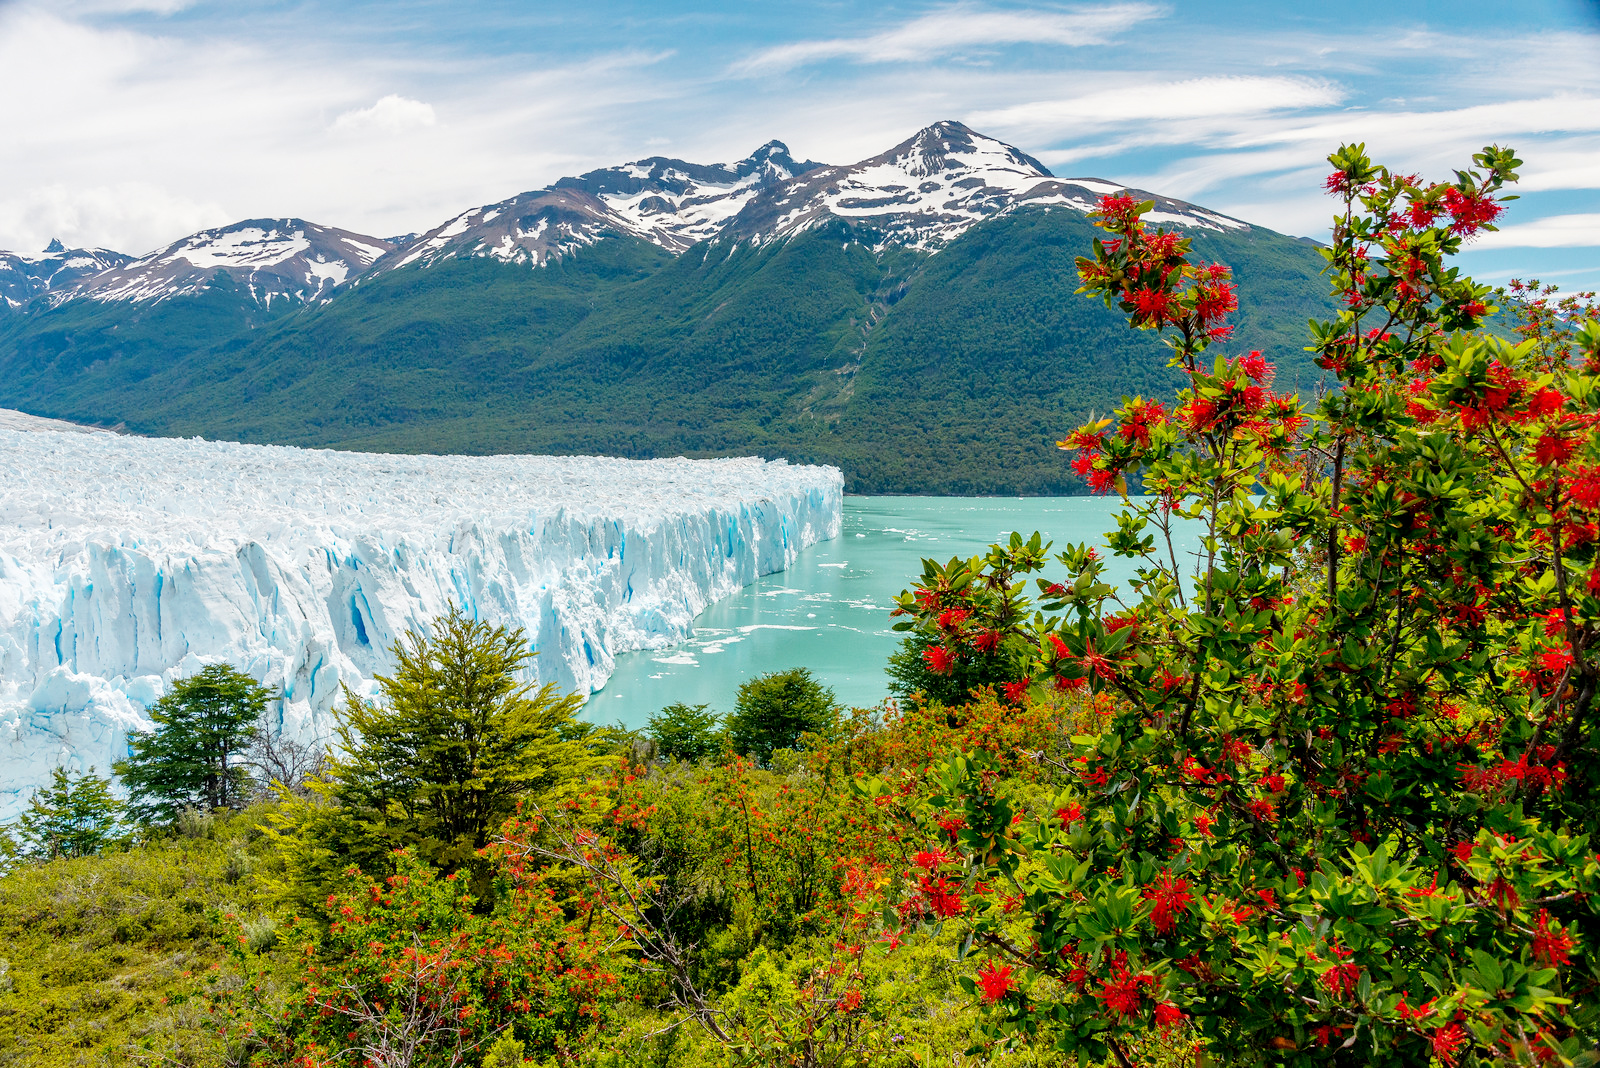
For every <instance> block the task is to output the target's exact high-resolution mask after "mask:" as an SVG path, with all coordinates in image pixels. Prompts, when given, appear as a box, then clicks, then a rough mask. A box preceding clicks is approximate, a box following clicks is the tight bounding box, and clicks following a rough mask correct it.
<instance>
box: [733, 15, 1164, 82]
mask: <svg viewBox="0 0 1600 1068" xmlns="http://www.w3.org/2000/svg"><path fill="white" fill-rule="evenodd" d="M1162 13H1163V9H1162V8H1160V7H1157V6H1155V5H1153V4H1139V3H1124V4H1107V5H1105V6H1103V7H1085V8H1079V9H1076V10H1073V11H996V10H992V9H987V8H982V7H977V6H974V5H970V4H957V5H955V6H952V7H947V8H943V9H941V10H939V11H935V12H933V13H931V14H927V15H923V16H921V17H919V18H915V19H912V20H910V21H909V22H905V23H903V24H901V25H899V26H896V27H894V28H892V29H888V30H881V31H879V32H877V33H873V34H868V35H866V36H863V37H836V38H832V39H828V40H815V41H796V42H793V43H791V44H783V45H777V46H775V47H773V48H767V49H763V50H762V51H760V52H757V53H756V54H755V55H753V56H750V57H748V58H746V59H744V60H741V61H740V62H739V63H737V64H735V65H734V67H733V73H734V74H743V75H756V74H772V73H776V72H779V71H785V70H789V69H791V68H794V67H799V66H804V65H806V64H810V63H820V62H824V61H826V60H830V59H849V60H854V61H855V62H857V63H893V62H907V61H913V60H929V59H934V58H937V57H941V56H948V55H955V54H959V53H963V52H967V51H970V50H972V49H973V48H975V47H983V46H986V45H987V46H995V45H1017V44H1047V45H1064V46H1067V47H1083V46H1087V45H1103V44H1107V43H1109V42H1110V41H1111V40H1112V39H1113V38H1114V37H1116V35H1117V34H1119V33H1121V32H1123V31H1124V30H1127V29H1129V28H1131V27H1133V26H1134V25H1136V24H1138V23H1140V22H1144V21H1146V20H1148V19H1153V18H1156V17H1158V16H1159V15H1161V14H1162Z"/></svg>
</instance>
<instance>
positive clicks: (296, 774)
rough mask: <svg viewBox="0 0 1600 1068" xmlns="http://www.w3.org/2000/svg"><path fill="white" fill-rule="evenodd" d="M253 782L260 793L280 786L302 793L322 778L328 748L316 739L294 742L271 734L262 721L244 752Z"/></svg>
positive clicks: (302, 795)
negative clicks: (313, 740)
mask: <svg viewBox="0 0 1600 1068" xmlns="http://www.w3.org/2000/svg"><path fill="white" fill-rule="evenodd" d="M244 764H245V766H246V767H248V768H249V769H250V770H251V778H252V779H253V780H254V786H255V788H256V789H257V790H258V791H261V792H263V793H266V792H270V791H271V790H273V789H275V788H277V787H282V788H283V789H285V790H287V791H288V792H289V793H291V794H294V795H296V796H298V797H305V796H306V795H307V793H308V791H309V789H310V785H309V784H310V783H312V782H315V781H317V780H319V779H321V778H323V777H324V776H325V775H326V774H327V770H328V748H327V746H325V745H323V744H322V743H320V742H311V743H305V742H297V741H295V740H294V739H293V738H285V737H284V736H283V735H282V734H281V733H279V734H274V733H273V732H272V730H271V729H270V728H269V727H268V726H267V725H266V724H265V723H262V724H260V725H258V726H257V728H256V735H255V738H254V739H253V740H252V741H251V743H250V748H249V750H248V751H247V752H246V753H245V755H244Z"/></svg>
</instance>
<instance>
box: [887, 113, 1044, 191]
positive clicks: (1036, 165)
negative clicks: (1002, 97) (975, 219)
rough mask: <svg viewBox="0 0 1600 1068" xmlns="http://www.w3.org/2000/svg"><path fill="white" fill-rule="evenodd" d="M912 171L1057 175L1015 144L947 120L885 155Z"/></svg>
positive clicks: (916, 173) (925, 129) (923, 129)
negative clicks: (1010, 171)
mask: <svg viewBox="0 0 1600 1068" xmlns="http://www.w3.org/2000/svg"><path fill="white" fill-rule="evenodd" d="M884 155H885V156H886V157H888V158H889V160H890V161H892V162H895V163H897V164H899V165H900V166H901V167H902V168H903V169H904V170H905V171H906V173H908V174H911V175H915V176H918V177H921V176H925V175H932V174H938V173H939V172H940V171H948V170H960V169H980V170H981V169H989V168H993V167H999V168H1002V169H1004V170H1014V171H1019V172H1022V173H1024V174H1029V175H1031V176H1032V177H1038V178H1053V177H1055V176H1054V175H1052V174H1051V173H1050V168H1048V167H1046V166H1045V165H1044V164H1043V163H1040V162H1039V161H1038V160H1036V159H1034V158H1033V157H1032V156H1030V155H1028V154H1027V153H1026V152H1023V151H1022V150H1021V149H1019V148H1016V147H1015V146H1013V145H1008V144H1006V143H1005V142H1004V141H999V140H996V139H995V138H993V137H985V136H984V135H983V134H980V133H978V132H977V131H975V130H973V129H972V128H971V127H969V126H967V125H966V124H965V123H961V122H957V121H955V120H954V119H944V120H941V121H940V122H936V123H934V124H932V125H931V126H924V127H923V128H922V129H920V130H918V131H917V132H916V133H914V134H912V135H911V137H909V138H908V139H906V140H905V141H902V142H901V143H900V144H898V145H896V146H895V147H894V148H892V149H890V150H889V151H888V152H886V153H885V154H884Z"/></svg>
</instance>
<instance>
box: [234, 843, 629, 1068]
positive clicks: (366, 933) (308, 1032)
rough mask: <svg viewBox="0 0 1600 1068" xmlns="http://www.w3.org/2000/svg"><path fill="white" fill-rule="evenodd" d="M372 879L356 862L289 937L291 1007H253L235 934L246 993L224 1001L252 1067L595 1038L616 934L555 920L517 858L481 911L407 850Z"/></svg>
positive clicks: (555, 909)
mask: <svg viewBox="0 0 1600 1068" xmlns="http://www.w3.org/2000/svg"><path fill="white" fill-rule="evenodd" d="M395 868H396V871H395V874H393V875H391V876H389V877H388V878H386V879H384V880H382V881H377V880H374V879H371V878H369V877H367V876H364V875H362V874H361V872H359V871H358V870H356V869H353V868H352V869H351V870H350V872H349V873H348V874H347V879H346V885H345V889H344V890H343V891H341V892H340V893H337V894H333V895H330V897H329V900H328V914H329V917H330V921H329V925H328V927H327V929H326V930H325V931H324V930H322V929H320V928H319V927H317V926H316V925H314V924H311V923H309V922H306V921H297V922H296V923H295V924H294V925H293V926H292V927H291V929H290V931H289V932H288V933H287V934H286V935H285V938H284V941H285V943H286V944H287V947H286V948H287V949H288V950H289V951H291V952H294V954H295V956H296V957H297V958H298V959H297V960H294V961H292V962H291V963H290V964H289V968H288V971H289V973H290V976H289V983H290V987H289V990H288V994H287V1010H286V1011H285V1012H284V1013H283V1015H282V1017H281V1018H277V1019H274V1018H272V1017H270V1016H267V1015H265V1014H264V1013H263V1012H261V1011H260V1010H261V1009H262V1004H261V1003H260V998H259V996H260V995H262V994H264V993H265V991H266V990H267V988H268V987H269V986H270V977H269V976H268V975H266V973H265V970H264V966H263V963H262V962H261V961H259V960H257V959H256V958H255V956H254V954H253V953H251V952H250V950H249V947H248V946H247V945H245V938H244V937H243V936H241V939H240V942H241V946H240V950H239V957H240V964H241V970H242V971H243V973H244V976H245V982H244V984H243V987H242V989H240V990H238V991H236V992H233V993H231V994H228V995H225V996H222V997H220V999H219V1000H220V1008H221V1009H222V1010H223V1015H224V1017H225V1018H226V1019H228V1020H230V1021H231V1025H232V1029H233V1031H234V1034H233V1036H232V1037H233V1039H234V1040H235V1041H236V1042H237V1043H238V1044H239V1045H240V1046H241V1047H242V1048H245V1049H254V1050H255V1051H256V1054H255V1055H256V1058H257V1060H258V1061H259V1062H260V1063H263V1064H266V1063H271V1064H279V1063H293V1064H295V1065H300V1066H303V1068H316V1066H319V1065H334V1064H339V1065H344V1064H354V1065H363V1066H367V1068H391V1066H395V1068H398V1066H415V1068H423V1066H429V1065H450V1066H455V1065H461V1064H476V1063H479V1061H480V1060H481V1058H482V1057H483V1055H484V1053H485V1052H486V1051H487V1050H488V1048H489V1047H490V1046H491V1045H493V1043H494V1042H495V1040H496V1039H497V1038H499V1037H502V1036H506V1035H510V1036H511V1037H512V1038H513V1039H514V1040H515V1041H516V1042H520V1043H521V1044H522V1047H523V1048H524V1049H526V1050H527V1051H529V1052H530V1053H532V1054H535V1055H540V1056H548V1055H551V1054H564V1053H570V1051H571V1050H572V1049H573V1048H574V1047H575V1046H576V1044H577V1043H578V1041H579V1040H580V1039H581V1038H582V1037H583V1036H585V1035H587V1034H589V1033H591V1032H592V1031H593V1030H594V1029H595V1028H596V1026H597V1025H598V1024H599V1022H600V1021H601V1018H602V1009H603V1007H604V1006H605V1003H606V1000H607V999H608V997H610V996H611V995H612V989H611V988H612V987H613V986H614V984H615V977H614V976H613V975H612V973H611V972H610V971H609V970H608V961H607V952H606V950H605V942H606V941H607V940H608V938H610V939H611V940H614V930H613V929H611V928H607V927H603V926H602V927H595V926H593V925H592V924H591V923H588V922H585V920H586V919H587V917H579V918H578V919H576V920H575V921H573V922H569V921H568V920H567V919H566V918H565V917H563V915H562V911H561V909H560V907H559V906H557V904H556V903H555V901H554V900H553V896H552V894H551V893H550V891H549V890H548V889H547V888H545V887H544V885H543V884H542V880H541V879H540V878H539V877H538V876H537V875H535V874H534V873H532V872H531V871H530V870H528V869H526V868H524V866H523V865H522V864H521V863H520V859H519V858H517V857H515V856H506V855H504V854H501V855H499V856H498V857H497V868H498V871H499V876H500V883H501V889H502V891H503V892H502V894H501V896H500V897H499V899H498V900H497V901H495V902H494V904H493V907H492V909H488V910H487V911H486V910H485V909H484V908H480V907H478V903H477V902H475V901H474V900H473V899H472V898H471V897H470V896H469V895H467V894H466V893H465V889H464V886H463V883H464V882H465V880H457V879H456V878H455V877H454V876H447V877H443V878H441V877H439V876H438V875H437V874H436V873H435V872H434V871H433V870H432V869H430V868H427V867H424V866H423V865H421V864H420V863H418V862H417V861H416V860H415V859H413V858H411V857H410V856H409V855H407V854H404V853H401V854H398V855H397V857H396V864H395Z"/></svg>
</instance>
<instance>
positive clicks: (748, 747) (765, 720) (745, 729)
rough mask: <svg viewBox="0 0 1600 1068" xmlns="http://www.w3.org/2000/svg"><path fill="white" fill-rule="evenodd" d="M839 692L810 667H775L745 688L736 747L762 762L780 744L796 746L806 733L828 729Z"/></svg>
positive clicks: (732, 733)
mask: <svg viewBox="0 0 1600 1068" xmlns="http://www.w3.org/2000/svg"><path fill="white" fill-rule="evenodd" d="M836 708H837V702H836V701H835V699H834V696H833V691H832V690H830V689H828V688H827V687H826V686H823V685H822V684H821V683H820V682H818V681H817V680H816V679H814V678H812V676H811V672H810V671H808V670H806V669H805V668H791V669H790V670H788V671H773V672H769V673H768V674H765V675H762V676H761V677H760V678H757V679H751V680H749V681H748V682H746V683H744V684H743V685H741V686H740V687H739V696H738V698H737V700H736V702H735V704H734V711H733V715H732V716H730V717H729V718H728V740H729V741H730V742H732V743H733V749H734V752H736V753H739V754H741V755H743V756H748V757H750V758H752V759H754V760H756V761H757V762H759V763H761V764H766V763H768V762H769V761H770V760H771V759H772V751H773V750H774V749H792V748H794V747H795V746H797V745H798V744H799V742H800V736H801V735H802V734H822V733H824V732H826V731H827V729H828V728H829V726H831V725H832V724H833V721H834V716H835V714H836Z"/></svg>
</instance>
